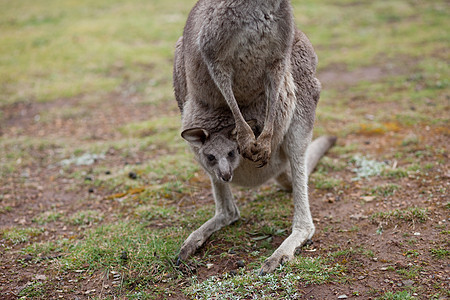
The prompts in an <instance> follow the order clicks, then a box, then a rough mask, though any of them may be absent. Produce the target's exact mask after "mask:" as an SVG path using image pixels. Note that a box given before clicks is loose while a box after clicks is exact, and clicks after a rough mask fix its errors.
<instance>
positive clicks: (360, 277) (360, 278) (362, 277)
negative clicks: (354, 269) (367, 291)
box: [358, 275, 366, 280]
mask: <svg viewBox="0 0 450 300" xmlns="http://www.w3.org/2000/svg"><path fill="white" fill-rule="evenodd" d="M364 278H366V276H363V275H361V276H359V277H358V279H359V280H363V279H364Z"/></svg>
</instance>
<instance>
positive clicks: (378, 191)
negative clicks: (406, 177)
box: [370, 183, 400, 197]
mask: <svg viewBox="0 0 450 300" xmlns="http://www.w3.org/2000/svg"><path fill="white" fill-rule="evenodd" d="M399 188H400V187H399V186H398V185H396V184H392V183H390V184H385V185H381V186H377V187H375V188H373V189H372V190H371V191H370V193H371V194H372V195H378V196H382V197H388V196H392V195H393V194H394V193H395V191H397V190H398V189H399Z"/></svg>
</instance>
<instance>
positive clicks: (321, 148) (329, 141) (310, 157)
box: [306, 135, 337, 177]
mask: <svg viewBox="0 0 450 300" xmlns="http://www.w3.org/2000/svg"><path fill="white" fill-rule="evenodd" d="M336 140H337V137H335V136H327V135H324V136H321V137H318V138H317V139H315V140H314V141H312V142H311V144H310V145H309V146H308V149H306V171H307V174H308V177H309V175H310V174H311V173H312V171H313V170H314V168H315V167H316V165H317V163H318V162H319V160H320V159H321V158H322V156H324V155H325V153H326V152H327V151H328V149H330V148H331V147H333V145H334V144H335V143H336Z"/></svg>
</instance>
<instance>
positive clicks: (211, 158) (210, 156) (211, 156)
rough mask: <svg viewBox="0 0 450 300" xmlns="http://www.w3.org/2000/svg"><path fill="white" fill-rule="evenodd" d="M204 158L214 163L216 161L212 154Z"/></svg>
mask: <svg viewBox="0 0 450 300" xmlns="http://www.w3.org/2000/svg"><path fill="white" fill-rule="evenodd" d="M206 158H207V159H208V160H209V161H215V160H216V157H215V156H214V155H212V154H208V155H206Z"/></svg>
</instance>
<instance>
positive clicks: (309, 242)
mask: <svg viewBox="0 0 450 300" xmlns="http://www.w3.org/2000/svg"><path fill="white" fill-rule="evenodd" d="M313 244H314V242H313V240H312V239H307V240H306V242H305V246H312V245H313Z"/></svg>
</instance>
